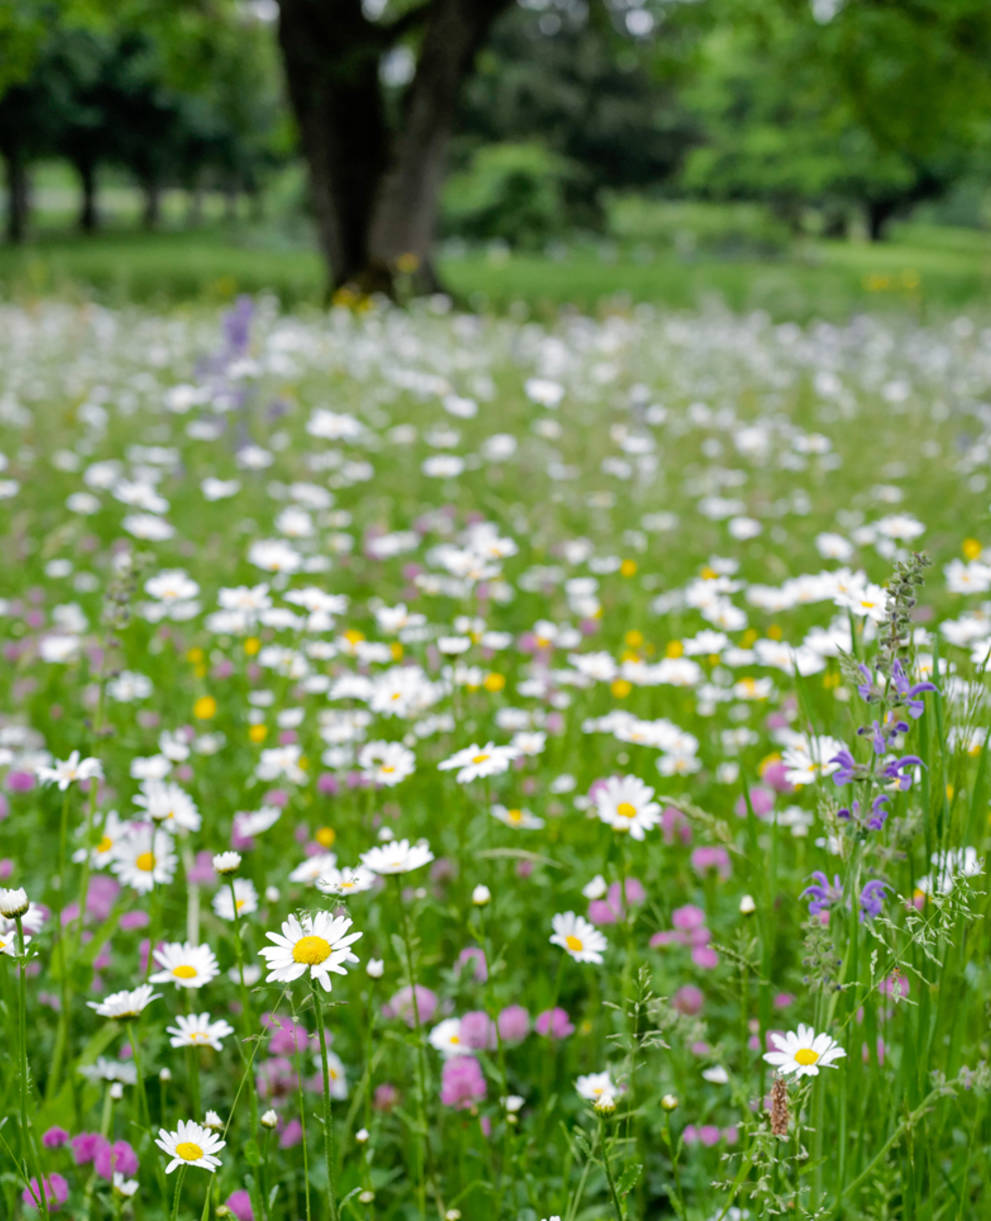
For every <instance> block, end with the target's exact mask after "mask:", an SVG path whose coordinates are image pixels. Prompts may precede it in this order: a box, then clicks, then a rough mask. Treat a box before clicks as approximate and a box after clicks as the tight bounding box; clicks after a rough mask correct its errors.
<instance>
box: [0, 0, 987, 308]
mask: <svg viewBox="0 0 991 1221" xmlns="http://www.w3.org/2000/svg"><path fill="white" fill-rule="evenodd" d="M0 160H2V165H3V172H4V190H3V200H2V217H0V219H2V233H3V244H2V246H0V293H2V294H3V295H4V296H5V297H8V298H11V297H13V298H14V299H21V298H25V297H30V296H32V295H40V294H50V293H53V292H60V293H65V294H69V295H77V296H83V297H88V296H95V297H97V298H98V299H103V300H107V301H108V302H110V303H119V302H121V301H124V300H138V301H148V302H153V303H164V302H174V301H183V300H188V299H205V300H223V299H227V298H231V297H233V296H235V295H236V294H238V293H240V292H245V291H249V292H253V291H268V292H272V293H275V294H277V295H278V296H279V298H280V299H281V300H282V301H283V303H284V304H286V305H287V306H292V305H296V304H299V303H303V302H308V301H309V302H315V303H316V302H320V301H321V300H325V299H327V298H328V297H335V298H336V299H337V300H338V301H341V300H343V301H351V302H360V301H361V300H362V299H363V297H364V295H365V294H367V293H369V292H373V291H383V292H387V293H390V294H392V295H394V296H397V297H402V296H404V295H406V294H410V293H413V292H418V291H428V292H431V291H435V290H437V289H439V288H443V289H444V290H446V291H449V292H451V293H452V294H453V295H454V297H455V298H456V299H457V300H462V301H464V302H466V303H468V304H472V305H483V306H484V305H487V306H489V307H492V308H503V307H506V306H507V305H508V304H509V303H511V302H514V301H524V302H526V303H528V305H529V307H530V308H532V309H534V310H539V309H541V308H543V307H545V306H546V307H548V308H554V307H557V306H559V305H561V304H563V303H572V304H574V305H576V306H578V307H581V308H584V309H594V308H598V307H600V306H601V305H602V303H603V302H607V303H614V302H616V301H617V300H619V301H620V302H636V301H652V302H659V303H666V304H671V305H674V306H684V305H694V304H697V303H698V302H699V301H700V299H704V298H706V297H710V296H719V297H721V298H722V299H724V300H725V301H726V302H727V304H728V305H729V306H731V307H733V308H752V307H757V306H759V307H761V308H764V309H767V310H770V311H771V312H772V313H773V314H775V315H776V316H778V315H779V316H782V317H786V316H787V317H802V316H809V315H823V316H834V315H835V316H842V315H844V314H848V313H849V312H850V311H852V310H856V309H859V308H863V307H864V305H865V304H868V303H869V304H870V306H871V307H872V308H875V307H878V306H882V305H885V304H891V305H897V306H898V307H899V308H903V307H907V308H911V309H914V310H919V311H922V310H925V309H927V308H932V307H936V306H945V307H949V308H952V309H958V308H962V307H968V306H972V305H974V304H976V303H980V302H981V301H983V300H984V299H985V298H986V294H987V290H988V288H989V286H991V242H989V236H988V226H989V224H991V5H989V4H988V3H987V0H588V2H587V0H517V2H516V3H513V2H511V0H281V3H276V0H134V2H132V0H55V2H54V3H51V2H45V0H0Z"/></svg>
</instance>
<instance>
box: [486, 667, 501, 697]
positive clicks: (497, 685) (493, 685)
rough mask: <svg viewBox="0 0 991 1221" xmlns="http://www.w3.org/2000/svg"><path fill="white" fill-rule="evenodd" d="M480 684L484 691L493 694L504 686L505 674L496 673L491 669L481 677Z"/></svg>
mask: <svg viewBox="0 0 991 1221" xmlns="http://www.w3.org/2000/svg"><path fill="white" fill-rule="evenodd" d="M482 686H483V687H484V688H485V690H486V691H490V692H491V693H492V694H493V695H494V694H496V693H497V692H499V691H502V690H503V688H504V687H505V686H506V676H505V674H497V673H496V672H495V670H493V671H491V672H490V673H489V674H486V676H485V678H484V679H482Z"/></svg>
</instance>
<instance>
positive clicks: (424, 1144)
mask: <svg viewBox="0 0 991 1221" xmlns="http://www.w3.org/2000/svg"><path fill="white" fill-rule="evenodd" d="M394 881H395V884H396V899H397V900H398V903H399V915H400V920H401V922H402V930H403V948H404V950H405V952H406V974H407V977H408V979H409V990H410V997H411V998H412V1004H413V1025H414V1029H415V1030H416V1119H417V1124H418V1126H419V1128H420V1133H421V1136H420V1139H419V1140H418V1141H417V1143H416V1151H417V1176H416V1178H417V1195H418V1199H419V1215H420V1216H421V1217H425V1216H426V1215H427V1184H426V1172H425V1166H426V1164H427V1163H428V1162H429V1160H430V1137H429V1133H428V1131H427V1113H426V1094H427V1061H426V1053H425V1051H424V1047H423V1027H422V1025H421V1024H420V1002H419V1000H418V998H417V995H416V971H415V969H414V965H413V944H412V939H411V937H410V929H409V916H408V914H407V912H406V904H405V903H404V902H403V894H402V884H401V882H400V881H399V878H398V877H396V878H394Z"/></svg>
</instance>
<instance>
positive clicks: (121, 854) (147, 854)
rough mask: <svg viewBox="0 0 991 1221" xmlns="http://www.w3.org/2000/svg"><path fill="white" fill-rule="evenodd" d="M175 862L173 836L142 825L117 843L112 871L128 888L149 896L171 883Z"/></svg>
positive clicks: (131, 830) (111, 866)
mask: <svg viewBox="0 0 991 1221" xmlns="http://www.w3.org/2000/svg"><path fill="white" fill-rule="evenodd" d="M176 860H177V858H176V854H175V851H174V850H173V844H172V837H171V835H169V834H168V832H167V831H162V830H160V829H159V828H158V827H151V826H148V824H147V823H140V824H138V825H132V826H131V827H130V829H129V830H128V831H127V834H126V835H123V836H122V837H121V838H120V839H119V840H118V841H117V845H116V848H115V849H114V858H113V860H112V861H111V863H110V868H111V869H112V870H113V871H114V873H115V874H116V875H117V877H118V878H120V880H121V881H122V882H123V883H124V884H125V885H127V886H132V887H133V888H134V889H135V890H137V891H139V892H140V893H142V894H147V893H148V891H150V890H152V889H154V887H156V886H164V885H165V884H166V883H168V882H171V881H172V878H173V877H174V876H175V867H176Z"/></svg>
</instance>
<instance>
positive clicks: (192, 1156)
mask: <svg viewBox="0 0 991 1221" xmlns="http://www.w3.org/2000/svg"><path fill="white" fill-rule="evenodd" d="M175 1153H176V1157H181V1158H182V1160H183V1161H184V1162H195V1161H198V1160H199V1159H200V1158H201V1157H202V1156H203V1150H202V1149H201V1148H200V1147H199V1145H197V1144H195V1143H194V1142H193V1141H191V1140H183V1141H180V1142H179V1144H178V1145H176V1147H175Z"/></svg>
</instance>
